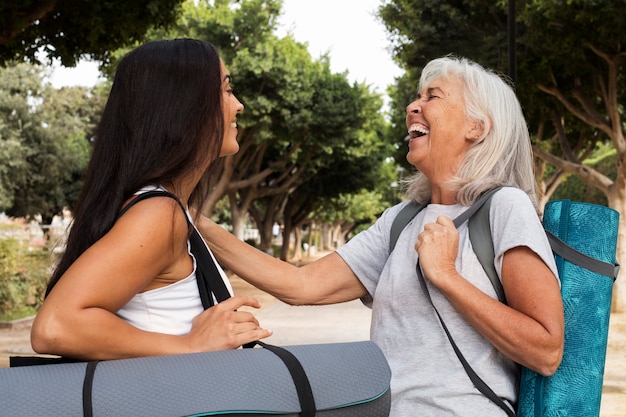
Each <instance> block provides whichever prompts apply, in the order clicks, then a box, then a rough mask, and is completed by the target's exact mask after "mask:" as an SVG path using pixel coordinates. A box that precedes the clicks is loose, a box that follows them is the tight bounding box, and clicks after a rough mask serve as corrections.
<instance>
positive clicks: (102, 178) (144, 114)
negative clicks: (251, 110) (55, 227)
mask: <svg viewBox="0 0 626 417" xmlns="http://www.w3.org/2000/svg"><path fill="white" fill-rule="evenodd" d="M221 97H222V80H221V74H220V57H219V54H218V52H217V50H216V49H215V47H214V46H212V45H211V44H208V43H206V42H201V41H198V40H194V39H173V40H162V41H154V42H149V43H146V44H144V45H142V46H139V47H138V48H136V49H134V50H133V51H131V52H130V53H128V54H127V55H126V56H125V57H124V58H122V60H121V61H120V62H119V65H118V67H117V71H116V74H115V79H114V80H113V86H112V87H111V92H110V94H109V98H108V101H107V104H106V106H105V108H104V112H103V114H102V118H101V119H100V123H99V126H98V130H97V133H96V138H95V142H94V145H93V150H92V155H91V160H90V162H89V166H88V168H87V171H86V173H85V178H84V184H83V187H82V190H81V193H80V195H79V197H78V201H77V204H76V207H75V209H74V221H73V223H72V227H71V230H70V233H69V236H68V240H67V246H66V249H65V253H64V254H63V256H62V257H61V259H60V261H59V263H58V265H57V267H56V269H55V271H54V273H53V275H52V278H51V279H50V282H49V283H48V288H47V290H46V295H48V294H49V293H50V291H51V290H52V288H53V287H54V285H55V284H56V283H57V282H58V280H59V279H60V278H61V276H62V275H63V274H64V273H65V271H66V270H67V269H68V268H69V267H70V265H71V264H72V263H73V262H74V261H75V260H76V259H77V258H78V257H79V256H80V255H81V254H82V253H83V252H84V251H85V250H87V249H88V248H89V247H90V246H91V245H93V244H94V243H95V242H96V241H97V240H99V239H100V238H102V236H104V235H105V234H106V233H107V232H108V231H109V230H111V228H112V227H113V224H114V223H115V220H116V217H117V213H118V211H119V210H120V208H121V206H122V204H123V203H124V201H126V200H127V199H129V198H130V197H131V196H132V195H133V194H134V193H135V192H137V191H138V190H139V189H141V188H142V187H144V186H147V185H151V184H169V183H171V182H172V181H173V180H175V179H177V178H180V177H181V176H182V175H184V174H188V173H189V172H190V171H191V170H193V169H206V172H205V173H204V176H203V178H202V179H201V180H200V182H199V183H198V185H197V186H196V188H195V189H194V191H193V193H192V194H191V196H190V200H189V204H190V205H194V206H196V207H201V206H202V203H203V202H204V201H205V200H206V196H207V193H208V186H207V184H208V175H209V171H208V169H207V168H206V167H208V164H209V161H214V160H215V159H217V158H218V157H219V153H220V149H221V147H222V140H223V136H224V116H223V111H222V99H221ZM174 191H175V190H174Z"/></svg>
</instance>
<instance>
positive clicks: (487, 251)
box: [454, 187, 506, 304]
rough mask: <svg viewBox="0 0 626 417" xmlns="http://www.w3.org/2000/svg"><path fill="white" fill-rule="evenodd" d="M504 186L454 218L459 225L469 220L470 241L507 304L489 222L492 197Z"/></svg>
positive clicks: (502, 299) (497, 292)
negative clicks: (495, 259) (496, 264)
mask: <svg viewBox="0 0 626 417" xmlns="http://www.w3.org/2000/svg"><path fill="white" fill-rule="evenodd" d="M500 188H502V187H496V188H493V189H491V190H489V191H487V192H486V193H484V194H483V195H482V196H480V198H479V199H478V200H476V201H475V202H474V204H472V205H471V206H470V208H468V209H467V210H465V211H464V212H463V213H461V215H459V216H458V217H457V218H456V219H454V225H455V226H456V227H459V226H460V225H461V224H463V222H465V221H466V220H469V223H468V229H469V237H470V242H472V248H473V249H474V253H476V256H477V257H478V261H479V262H480V264H481V265H482V267H483V269H484V270H485V273H486V274H487V276H488V277H489V280H490V281H491V285H493V289H494V290H495V291H496V294H497V295H498V300H500V301H501V302H503V303H505V304H506V297H505V295H504V289H503V288H502V282H501V281H500V277H498V273H497V272H496V267H495V266H494V264H493V259H494V258H495V253H494V252H495V251H494V249H493V239H492V238H491V226H490V224H489V208H490V207H491V197H493V195H494V194H495V193H496V192H497V191H498V190H499V189H500Z"/></svg>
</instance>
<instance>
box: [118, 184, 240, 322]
mask: <svg viewBox="0 0 626 417" xmlns="http://www.w3.org/2000/svg"><path fill="white" fill-rule="evenodd" d="M151 197H169V198H172V199H174V200H176V202H177V203H178V205H179V206H180V207H181V209H182V210H183V212H184V214H185V219H187V223H188V224H189V228H190V230H191V233H190V235H189V244H190V246H191V253H192V254H193V256H194V257H195V258H196V266H197V268H196V282H197V283H198V291H199V292H200V301H202V307H204V309H205V310H206V309H207V308H209V307H213V305H214V304H215V302H214V300H213V296H215V299H216V300H217V302H218V303H219V302H222V301H224V300H226V299H228V298H230V292H229V291H228V288H226V284H225V283H224V280H223V279H222V276H221V274H220V273H219V271H218V269H217V266H216V265H215V261H214V260H213V257H212V256H211V254H210V253H209V249H208V248H207V246H206V244H205V243H204V240H203V239H202V237H201V236H200V233H199V232H198V230H197V229H196V227H195V226H194V225H193V224H192V223H191V222H190V221H189V218H188V217H187V210H186V209H185V207H184V206H183V204H182V203H181V201H180V200H179V199H178V197H177V196H176V195H174V194H172V193H170V192H168V191H164V190H152V191H146V192H144V193H141V194H138V195H137V196H136V197H135V198H134V199H132V200H131V201H130V202H129V203H128V204H127V205H126V206H125V207H124V208H123V209H122V210H120V214H119V216H118V218H119V217H120V216H122V215H123V214H124V213H125V212H126V211H127V210H128V209H129V208H130V207H132V206H133V205H134V204H136V203H138V202H140V201H143V200H145V199H147V198H151Z"/></svg>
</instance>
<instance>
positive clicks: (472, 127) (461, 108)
mask: <svg viewBox="0 0 626 417" xmlns="http://www.w3.org/2000/svg"><path fill="white" fill-rule="evenodd" d="M406 126H407V129H408V132H409V136H410V140H409V152H408V154H407V161H409V163H411V164H412V165H413V166H415V167H416V168H417V169H418V170H419V171H421V172H422V173H424V174H425V175H426V176H427V177H428V178H429V179H430V181H431V182H433V183H435V182H440V181H445V180H447V179H449V178H450V177H451V176H453V175H454V174H455V172H456V170H457V169H458V166H459V164H460V162H461V161H462V159H463V157H464V156H465V154H466V152H467V150H468V149H469V148H470V146H471V145H472V143H473V141H474V140H476V139H478V137H479V136H480V134H479V132H477V129H476V123H474V122H472V121H470V120H469V119H468V118H467V115H466V111H465V103H464V101H463V83H462V82H461V80H460V79H459V78H458V77H457V76H454V75H450V76H448V77H439V78H436V79H435V80H433V81H432V82H431V83H430V84H429V85H427V86H425V87H424V88H423V89H422V91H420V92H419V93H418V95H417V99H416V100H415V101H413V102H412V103H410V104H409V105H408V106H407V108H406Z"/></svg>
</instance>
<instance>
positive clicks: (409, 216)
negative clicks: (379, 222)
mask: <svg viewBox="0 0 626 417" xmlns="http://www.w3.org/2000/svg"><path fill="white" fill-rule="evenodd" d="M428 204H430V201H428V202H426V203H424V204H417V202H416V201H415V200H411V201H410V202H409V203H408V204H407V205H406V206H404V207H402V210H400V212H398V214H396V217H395V218H394V219H393V223H392V224H391V232H390V235H389V253H391V252H393V249H394V248H395V247H396V243H397V242H398V238H399V237H400V233H402V230H404V228H405V227H406V225H407V224H409V222H410V221H411V220H413V218H414V217H415V216H417V213H419V212H420V211H422V210H423V209H424V207H426V206H427V205H428Z"/></svg>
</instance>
